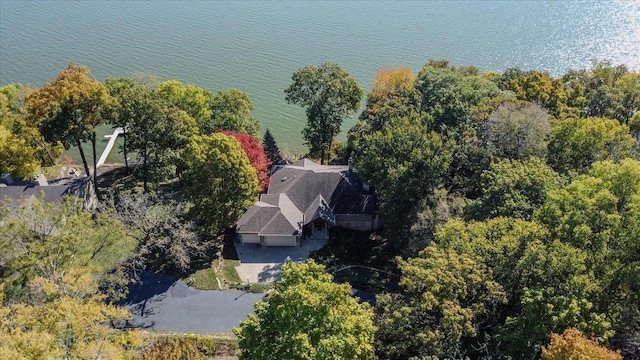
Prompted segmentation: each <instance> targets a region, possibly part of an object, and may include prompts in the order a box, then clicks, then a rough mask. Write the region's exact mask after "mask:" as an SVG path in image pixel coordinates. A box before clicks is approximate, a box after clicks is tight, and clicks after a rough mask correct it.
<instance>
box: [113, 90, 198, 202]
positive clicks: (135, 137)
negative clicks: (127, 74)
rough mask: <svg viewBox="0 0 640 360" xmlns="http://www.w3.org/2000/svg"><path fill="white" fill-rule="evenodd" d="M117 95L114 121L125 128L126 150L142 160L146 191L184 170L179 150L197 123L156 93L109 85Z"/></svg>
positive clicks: (182, 148) (193, 132)
mask: <svg viewBox="0 0 640 360" xmlns="http://www.w3.org/2000/svg"><path fill="white" fill-rule="evenodd" d="M110 84H111V86H112V88H114V92H116V93H117V96H116V98H117V99H118V105H117V112H116V113H117V114H118V115H117V118H116V119H121V120H122V123H121V124H125V126H126V127H127V129H128V130H127V134H126V139H127V143H126V147H127V149H128V151H131V152H135V153H136V154H137V155H138V158H139V159H140V161H141V165H142V169H141V173H142V174H141V177H142V180H143V183H144V189H145V191H148V190H149V187H148V183H149V182H151V183H158V182H160V181H163V180H165V179H167V178H169V177H171V176H173V175H175V174H176V173H178V171H179V170H180V169H181V168H183V167H184V165H183V160H182V155H181V153H182V151H183V150H184V148H185V147H186V145H187V142H188V141H189V137H190V136H191V135H192V134H195V133H197V126H196V121H195V120H194V119H193V118H192V117H191V116H189V115H188V114H187V113H186V112H185V111H184V110H181V109H179V108H178V107H176V106H173V105H172V104H170V103H167V101H166V100H164V99H163V98H162V97H161V96H160V95H159V94H158V93H157V92H155V91H153V90H152V89H150V88H148V87H145V86H141V85H133V86H132V85H131V84H130V83H128V82H126V81H125V82H124V83H120V84H117V82H115V81H114V82H110Z"/></svg>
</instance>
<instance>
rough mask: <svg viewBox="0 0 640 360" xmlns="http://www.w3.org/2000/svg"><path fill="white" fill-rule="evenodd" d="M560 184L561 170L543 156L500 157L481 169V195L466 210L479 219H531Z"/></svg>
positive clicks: (469, 214) (468, 213)
mask: <svg viewBox="0 0 640 360" xmlns="http://www.w3.org/2000/svg"><path fill="white" fill-rule="evenodd" d="M559 185H560V178H559V176H558V174H556V173H555V172H554V171H553V169H551V168H550V167H549V166H547V165H546V164H545V163H544V161H543V160H541V159H540V158H536V157H532V158H529V159H526V160H524V161H519V160H510V159H502V160H498V161H496V162H493V163H491V165H490V166H489V169H488V170H486V171H484V172H483V173H482V176H481V183H480V189H481V193H480V197H479V198H478V199H476V200H475V201H473V202H471V203H470V204H469V206H468V207H467V209H465V210H466V213H467V215H468V216H471V217H473V218H475V219H478V220H482V219H485V218H491V217H498V216H508V217H514V218H520V219H524V220H530V219H531V217H532V215H533V211H534V210H535V209H537V208H538V207H540V205H542V204H543V203H544V202H545V199H546V196H547V193H548V191H550V190H552V189H555V188H557V187H558V186H559Z"/></svg>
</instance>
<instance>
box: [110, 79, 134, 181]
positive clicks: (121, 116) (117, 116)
mask: <svg viewBox="0 0 640 360" xmlns="http://www.w3.org/2000/svg"><path fill="white" fill-rule="evenodd" d="M105 86H106V87H107V91H108V92H109V95H111V97H112V98H113V102H112V106H113V107H114V109H113V111H111V116H112V117H111V118H110V119H108V123H109V124H111V125H113V126H116V127H120V128H122V131H123V133H122V139H123V144H122V153H123V155H124V165H125V167H126V168H127V169H129V155H128V152H129V146H128V144H127V130H128V128H129V123H130V119H131V117H133V116H135V115H134V114H132V113H131V112H132V110H133V109H132V108H131V106H130V105H131V104H130V102H131V101H132V99H131V97H132V96H135V93H136V92H135V90H134V87H135V86H136V83H135V81H134V80H133V79H130V78H108V79H107V80H105Z"/></svg>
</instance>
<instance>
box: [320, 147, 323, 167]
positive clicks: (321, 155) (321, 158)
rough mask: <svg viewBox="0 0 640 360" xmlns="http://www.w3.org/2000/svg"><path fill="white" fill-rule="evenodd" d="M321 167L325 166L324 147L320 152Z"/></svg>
mask: <svg viewBox="0 0 640 360" xmlns="http://www.w3.org/2000/svg"><path fill="white" fill-rule="evenodd" d="M320 165H324V146H323V147H322V150H320Z"/></svg>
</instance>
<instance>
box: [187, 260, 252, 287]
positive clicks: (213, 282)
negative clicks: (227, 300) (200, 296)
mask: <svg viewBox="0 0 640 360" xmlns="http://www.w3.org/2000/svg"><path fill="white" fill-rule="evenodd" d="M238 265H240V261H239V260H229V259H223V258H217V259H215V260H214V261H213V262H212V263H211V266H209V267H207V268H204V269H200V270H198V271H196V272H194V273H192V274H191V275H189V276H187V277H185V278H184V279H183V280H184V281H185V282H186V283H187V284H189V286H192V287H194V288H196V289H201V290H224V289H228V288H230V287H234V285H236V284H239V283H240V282H241V281H240V276H238V272H237V271H236V269H235V267H236V266H238ZM218 280H220V285H222V289H221V288H220V286H219V285H218Z"/></svg>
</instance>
